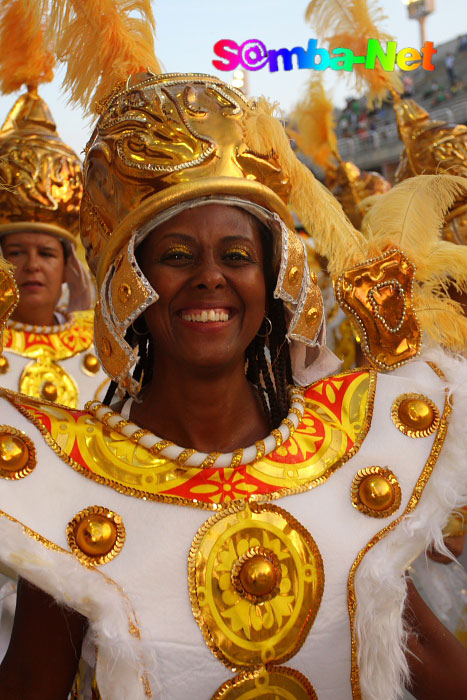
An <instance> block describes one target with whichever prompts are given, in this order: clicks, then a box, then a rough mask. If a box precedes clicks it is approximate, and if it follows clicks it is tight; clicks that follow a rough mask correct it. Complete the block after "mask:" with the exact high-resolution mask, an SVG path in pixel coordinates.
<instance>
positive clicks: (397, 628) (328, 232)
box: [0, 2, 467, 700]
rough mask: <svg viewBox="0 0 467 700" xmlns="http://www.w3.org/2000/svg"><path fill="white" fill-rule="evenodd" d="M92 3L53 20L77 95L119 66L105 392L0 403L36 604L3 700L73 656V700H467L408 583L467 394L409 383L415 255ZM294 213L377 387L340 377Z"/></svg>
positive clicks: (242, 109)
mask: <svg viewBox="0 0 467 700" xmlns="http://www.w3.org/2000/svg"><path fill="white" fill-rule="evenodd" d="M59 5H60V7H61V5H62V3H59ZM85 5H86V6H85V7H84V5H83V4H82V3H73V5H72V6H71V5H70V7H69V8H68V10H69V12H67V13H66V17H65V16H63V15H62V14H61V11H59V10H60V7H58V9H57V12H58V19H59V26H60V29H61V31H63V36H64V42H65V43H64V44H61V45H60V46H58V47H57V50H58V52H59V54H60V55H61V56H69V57H70V58H69V61H70V66H71V73H72V74H73V70H74V71H75V73H74V76H75V78H76V77H77V74H76V70H77V69H78V68H79V70H78V76H79V77H80V80H79V81H78V83H79V85H83V84H84V83H86V81H85V80H84V81H83V80H82V77H83V76H82V70H83V58H82V55H83V51H82V45H83V43H84V44H85V45H88V48H89V46H91V48H89V51H90V55H91V54H92V57H93V58H96V54H95V46H96V45H97V43H96V42H97V41H98V40H99V42H100V43H99V46H103V47H104V49H105V47H106V41H105V40H104V41H102V36H101V34H100V32H103V33H104V34H105V36H106V37H109V36H110V35H111V36H112V37H113V41H116V39H115V37H116V36H120V39H121V40H122V42H123V43H122V45H121V46H120V45H119V46H117V47H116V46H115V44H114V43H113V42H112V44H111V46H108V47H107V49H108V50H107V53H106V51H105V50H103V51H102V52H100V53H99V55H98V56H97V59H98V60H97V63H95V62H91V68H90V70H92V69H96V70H97V72H98V74H99V76H101V78H102V82H101V83H100V84H99V89H98V97H99V99H98V102H97V104H96V105H95V109H96V112H97V113H98V115H99V116H98V119H97V122H96V125H95V129H94V131H93V134H92V137H91V139H90V141H89V143H88V146H87V151H86V161H85V182H84V196H83V203H82V207H81V222H80V225H81V235H82V240H83V243H84V245H85V247H86V250H87V256H88V260H89V264H90V266H91V268H92V270H93V271H94V272H95V274H96V280H97V287H98V303H97V306H96V323H95V328H96V344H97V349H98V352H99V356H100V359H101V361H102V364H103V366H104V367H105V369H106V371H107V372H108V374H109V375H110V376H111V377H112V379H113V383H112V385H111V387H110V388H109V391H108V395H107V397H106V400H105V401H104V402H103V403H100V402H98V401H91V402H89V403H88V405H87V407H86V410H85V411H72V410H68V409H66V408H65V407H63V406H57V405H55V404H49V403H44V402H41V403H40V402H37V401H33V400H29V399H27V398H25V397H24V396H21V395H14V394H11V393H8V394H6V395H5V397H4V398H1V397H0V406H1V410H2V416H5V418H3V419H2V420H4V421H5V426H3V428H2V429H4V435H3V440H4V443H5V444H6V445H10V444H11V443H12V441H15V442H14V450H10V451H9V452H8V451H7V450H5V452H4V453H3V461H2V462H1V464H0V466H1V470H0V509H1V512H2V513H3V515H2V516H0V560H2V561H4V562H5V563H6V564H7V565H8V566H10V567H13V568H14V569H15V571H17V572H18V574H19V575H20V576H21V577H22V581H23V582H22V583H21V586H20V595H19V600H18V607H17V613H16V620H15V627H14V631H13V637H12V642H11V645H10V647H9V650H8V653H7V655H6V657H5V661H4V663H3V665H2V667H1V669H0V700H5V699H6V698H8V700H11V699H12V698H15V700H16V698H21V700H30V699H32V698H34V700H49V699H50V698H51V697H53V698H57V700H62V699H63V698H66V697H67V695H68V693H69V691H70V686H71V685H72V682H73V676H74V674H75V671H76V670H77V667H78V663H79V660H80V656H81V662H82V663H81V664H80V673H79V674H78V676H77V678H76V680H75V683H74V686H73V693H74V697H79V698H80V699H81V698H83V697H84V698H88V697H100V698H102V700H128V699H129V698H131V700H144V698H150V697H156V696H157V697H160V698H163V699H164V700H186V698H187V697H191V698H193V700H208V699H209V698H211V699H212V700H221V699H222V700H240V699H241V700H247V699H248V698H252V697H257V698H261V699H262V700H270V698H280V699H281V700H286V699H288V698H294V700H316V698H319V700H351V699H352V698H353V699H354V700H356V699H357V698H362V699H364V700H381V698H383V697H384V698H385V699H386V698H387V699H388V700H395V699H396V698H397V697H398V696H399V695H400V693H401V689H402V682H403V680H405V681H408V678H409V675H410V673H412V674H413V676H414V684H415V685H416V687H417V697H418V698H420V699H421V700H433V699H434V698H435V697H441V694H442V693H443V692H444V693H445V694H447V695H448V696H451V697H456V696H459V697H461V696H462V694H463V691H464V690H465V684H466V678H465V673H464V672H463V671H462V670H461V669H462V668H463V665H462V664H463V662H464V659H465V656H464V653H463V650H462V647H461V646H460V644H459V643H458V642H457V641H456V640H455V638H454V637H452V636H451V635H449V634H448V633H447V632H446V631H445V630H444V628H443V627H442V625H441V624H440V623H439V621H437V620H436V618H434V617H433V616H431V614H430V611H429V610H428V609H427V608H426V606H425V605H424V604H423V602H422V601H421V600H420V599H419V597H418V596H417V593H416V592H415V591H414V590H412V589H411V588H409V589H408V586H407V584H406V580H405V571H406V568H407V566H408V565H409V563H410V562H411V561H412V560H413V558H415V557H416V556H417V555H418V554H419V553H420V552H422V551H423V549H424V548H425V547H426V546H428V545H429V544H430V543H431V542H433V541H436V542H438V543H439V542H440V541H441V540H442V534H441V530H442V527H443V525H444V521H445V518H446V517H447V515H448V514H449V513H450V512H451V511H452V509H453V508H455V507H456V506H458V505H462V504H463V503H464V500H465V497H466V494H465V471H466V470H465V467H466V455H467V449H466V448H467V444H466V438H465V430H463V425H464V421H465V411H466V410H467V395H466V392H465V390H464V389H463V388H462V386H463V381H464V379H465V378H466V377H467V370H466V364H465V362H464V361H461V360H457V359H455V358H454V357H453V356H451V355H449V353H447V352H443V351H442V350H441V349H438V350H437V351H433V350H431V354H429V353H427V354H426V355H425V356H424V357H423V358H422V359H419V358H418V357H417V355H418V353H419V352H420V336H421V331H420V324H419V323H418V320H417V317H416V315H415V312H414V310H413V304H412V296H411V295H412V293H413V290H414V289H416V290H418V287H416V284H418V282H417V283H416V282H415V281H414V265H413V264H412V262H411V260H410V257H409V256H408V255H406V254H404V253H403V252H402V251H400V250H394V249H393V248H392V246H391V245H390V242H389V244H388V242H387V241H385V243H384V246H383V245H381V246H379V247H378V246H377V245H376V244H375V245H374V246H373V248H372V247H371V245H370V244H369V243H368V241H367V240H366V239H365V238H364V237H363V236H362V235H361V234H360V233H359V232H358V231H356V230H355V229H354V228H353V227H352V226H351V225H350V223H349V221H348V220H347V219H346V218H345V216H344V215H343V212H342V210H341V209H340V207H339V205H338V204H337V202H336V201H335V200H334V199H333V197H332V196H331V195H330V194H329V193H328V192H327V191H325V189H324V188H323V187H321V185H320V184H319V183H317V182H316V180H315V179H314V177H313V175H312V174H311V173H310V172H309V171H308V170H307V169H306V168H305V167H304V166H303V165H302V164H301V163H299V161H298V160H297V159H296V158H295V156H294V154H293V152H292V150H291V148H290V145H289V143H288V141H287V138H286V136H285V133H284V130H283V128H282V126H281V125H280V124H279V122H277V121H276V120H275V118H274V117H273V116H272V114H271V111H272V110H271V108H270V107H269V106H268V105H266V104H265V103H264V102H261V101H259V102H253V101H249V100H247V99H246V98H245V96H244V95H243V94H242V93H241V92H239V91H238V90H236V89H235V88H233V87H231V86H229V85H226V84H225V83H223V82H222V81H220V80H218V79H217V78H215V77H211V76H206V75H193V74H159V73H158V72H157V71H158V70H159V67H158V64H157V61H156V59H155V58H154V56H153V55H152V53H151V43H150V42H149V43H148V44H147V45H145V46H146V49H147V51H146V53H144V52H143V53H141V45H140V43H138V42H133V41H131V40H130V39H131V31H136V29H137V28H139V34H138V36H141V35H143V36H145V37H146V38H147V36H148V24H147V23H145V22H140V23H139V24H138V21H137V20H136V19H135V17H134V10H135V3H132V16H131V22H129V18H128V16H125V13H124V12H123V10H122V7H121V6H120V5H119V8H120V12H121V14H118V12H117V11H116V7H117V6H115V7H114V6H113V5H112V3H109V4H108V5H107V10H106V13H105V14H104V15H102V8H101V6H100V5H99V6H97V4H96V3H93V2H92V3H89V4H85ZM126 5H127V4H126V3H123V6H124V7H126ZM140 10H141V13H142V14H143V16H145V17H146V19H147V20H148V21H150V8H149V5H148V4H147V3H142V4H141V6H140ZM148 14H149V17H148ZM122 17H123V20H125V21H126V22H128V25H126V24H125V21H123V22H121V21H120V20H122ZM117 19H118V20H119V23H118V27H119V31H120V30H122V27H127V32H128V33H129V35H130V36H129V37H127V39H128V41H127V40H125V41H124V40H123V39H122V38H121V34H118V32H111V31H110V29H111V28H112V26H113V24H112V23H114V22H116V21H117ZM103 20H104V25H102V22H103ZM67 22H70V23H71V24H70V26H67ZM135 23H136V24H135ZM128 27H130V28H131V31H130V29H129V28H128ZM83 28H85V30H86V31H85V34H84V36H83V34H82V32H83ZM104 29H105V32H104ZM114 29H115V27H114ZM51 30H53V31H52V32H51V33H54V32H56V28H55V25H54V24H53V23H52V27H51ZM148 41H149V40H148ZM68 42H70V43H68ZM89 42H90V44H89ZM77 47H79V51H78V50H77ZM130 48H131V50H130ZM128 52H129V53H130V55H131V61H130V63H131V67H129V63H128V61H127V60H126V59H125V61H124V62H123V63H119V61H116V60H115V56H119V57H120V56H122V57H123V56H125V57H127V56H128ZM77 56H79V67H78V65H77V61H78V59H77V58H76V57H77ZM141 65H143V66H146V65H149V66H150V69H151V70H148V71H146V72H144V73H141V72H139V70H140V68H139V67H140V66H141ZM117 68H118V70H117ZM131 69H133V70H134V73H133V74H131V75H129V74H128V71H129V70H131ZM72 82H73V80H72ZM75 89H76V91H77V90H78V88H77V84H75ZM88 93H89V91H87V94H88ZM78 97H79V95H78V94H75V98H78ZM459 186H460V185H459ZM432 199H433V200H434V201H436V202H437V200H436V198H435V197H433V198H432ZM288 205H291V206H293V207H294V208H295V209H296V211H297V213H298V215H299V216H300V218H301V219H302V221H306V222H307V225H309V226H310V227H313V231H314V235H315V239H316V240H317V241H319V244H320V246H321V252H322V253H325V252H326V253H327V255H328V257H329V258H330V260H331V265H332V266H333V272H334V273H335V274H336V276H337V275H340V276H339V284H340V288H341V289H342V295H343V296H344V298H345V300H346V303H348V305H349V307H350V308H351V309H352V312H353V313H354V315H356V316H357V318H358V319H359V322H361V326H362V329H363V330H365V331H366V329H368V333H369V335H368V338H369V339H368V344H369V346H370V350H371V352H370V351H369V357H370V360H372V361H373V364H374V365H376V366H382V365H383V362H382V360H381V359H380V358H381V357H383V356H384V360H385V362H386V364H385V365H384V367H386V368H387V372H386V373H383V372H378V371H376V369H373V368H368V367H367V368H362V369H356V370H354V371H350V372H339V363H338V360H337V358H335V357H334V356H333V355H332V353H330V352H329V351H328V350H327V348H326V345H325V327H324V319H323V305H322V299H321V295H320V291H319V288H318V287H317V284H316V277H315V276H314V275H313V274H312V273H311V272H310V270H309V267H308V263H307V257H306V252H305V248H304V244H303V242H302V240H301V238H300V237H299V236H298V235H297V233H296V232H295V230H294V227H293V219H292V216H291V213H290V211H289V209H288ZM362 287H364V291H366V292H367V293H366V294H363V292H362ZM354 297H355V298H354ZM358 302H360V306H358ZM351 304H352V306H350V305H351ZM362 307H363V308H362ZM457 323H458V319H457V316H456V314H455V313H454V316H453V324H454V325H456V324H457ZM459 323H460V321H459ZM362 332H363V331H362ZM373 351H374V352H373ZM409 361H410V362H409ZM378 363H379V365H378ZM435 363H436V364H435ZM390 370H392V372H391V373H390V374H389V372H390ZM117 389H118V399H117V400H114V394H115V391H116V390H117ZM451 398H453V399H454V400H453V401H451ZM7 423H8V425H7ZM13 431H16V432H13ZM38 492H40V493H41V494H43V498H42V499H41V501H40V504H38V502H37V493H38ZM273 500H274V501H278V504H277V505H276V504H273V503H271V501H273ZM279 501H280V503H279ZM26 581H27V582H28V583H26ZM51 598H52V599H53V600H55V601H56V602H57V603H58V605H54V604H53V601H52V600H51ZM404 610H405V611H404ZM405 626H407V627H405ZM412 651H413V652H415V653H416V655H417V660H415V661H414V657H413V655H412V654H411V652H412ZM57 667H58V670H57Z"/></svg>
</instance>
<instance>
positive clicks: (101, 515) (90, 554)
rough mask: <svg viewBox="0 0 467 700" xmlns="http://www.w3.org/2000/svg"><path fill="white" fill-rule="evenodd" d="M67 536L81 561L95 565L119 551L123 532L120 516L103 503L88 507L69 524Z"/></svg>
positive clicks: (123, 535) (123, 540)
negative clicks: (103, 505)
mask: <svg viewBox="0 0 467 700" xmlns="http://www.w3.org/2000/svg"><path fill="white" fill-rule="evenodd" d="M66 536H67V539H68V544H69V545H70V549H71V551H72V552H73V554H75V555H76V557H77V558H78V559H79V560H80V561H81V563H82V564H87V565H91V566H96V565H99V564H106V563H107V562H108V561H111V559H114V557H116V556H117V554H119V553H120V551H121V549H122V547H123V545H124V543H125V536H126V533H125V527H124V525H123V521H122V518H121V517H120V515H118V514H117V513H114V512H113V511H111V510H109V509H108V508H104V507H102V506H90V507H89V508H85V509H84V510H81V511H80V512H79V513H77V514H76V515H75V517H74V518H73V520H71V521H70V522H69V523H68V525H67V529H66Z"/></svg>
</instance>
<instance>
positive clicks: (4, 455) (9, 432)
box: [0, 425, 37, 479]
mask: <svg viewBox="0 0 467 700" xmlns="http://www.w3.org/2000/svg"><path fill="white" fill-rule="evenodd" d="M36 463H37V458H36V448H35V447H34V443H33V442H32V440H30V439H29V438H28V436H27V435H26V433H23V431H22V430H17V429H16V428H13V427H11V426H9V425H0V477H1V478H3V479H22V478H23V477H25V476H28V474H30V473H31V472H32V470H33V469H34V467H35V466H36Z"/></svg>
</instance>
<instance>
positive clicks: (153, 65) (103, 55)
mask: <svg viewBox="0 0 467 700" xmlns="http://www.w3.org/2000/svg"><path fill="white" fill-rule="evenodd" d="M43 1H44V5H45V6H46V9H47V12H46V17H47V28H48V37H49V38H50V40H52V39H53V40H54V46H55V51H56V54H57V57H58V58H59V60H60V61H66V63H67V71H66V75H65V79H64V87H65V89H66V90H67V91H69V94H70V102H71V103H73V104H77V103H79V104H80V105H81V106H82V107H83V108H84V109H85V110H86V111H87V112H99V111H100V109H101V107H100V103H102V102H103V101H106V100H107V98H108V97H109V95H110V94H111V93H112V91H113V90H114V89H115V87H116V86H117V85H119V84H121V83H122V82H126V80H127V79H128V78H129V76H130V75H132V74H134V73H140V72H143V71H147V70H148V69H149V70H150V71H152V72H154V73H160V72H161V68H160V65H159V62H158V60H157V58H156V56H155V53H154V28H155V21H154V16H153V13H152V8H151V2H150V0H68V2H64V1H63V0H43Z"/></svg>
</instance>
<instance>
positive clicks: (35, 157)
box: [0, 87, 82, 243]
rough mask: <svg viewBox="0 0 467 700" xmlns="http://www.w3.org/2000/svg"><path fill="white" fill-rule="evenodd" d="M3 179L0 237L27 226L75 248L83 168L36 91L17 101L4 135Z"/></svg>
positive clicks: (0, 146) (0, 151)
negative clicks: (59, 133) (73, 244)
mask: <svg viewBox="0 0 467 700" xmlns="http://www.w3.org/2000/svg"><path fill="white" fill-rule="evenodd" d="M0 179H1V180H0V181H1V182H2V184H3V185H5V186H4V187H3V188H2V189H0V236H1V235H2V234H4V233H12V232H13V231H16V230H19V231H21V230H26V229H25V225H27V226H26V228H27V230H28V231H32V230H37V231H43V232H44V233H51V234H53V235H56V236H59V237H60V238H63V239H66V240H69V241H71V242H73V243H75V242H76V239H77V236H78V234H79V207H80V203H81V196H82V177H81V164H80V161H79V159H78V156H77V155H76V154H75V153H74V152H73V151H72V149H71V148H69V147H68V146H67V145H66V144H65V143H63V141H62V140H61V139H60V137H59V136H58V134H57V129H56V126H55V122H54V120H53V118H52V115H51V113H50V110H49V108H48V106H47V104H46V103H45V102H44V100H43V99H42V98H41V97H39V95H38V94H37V90H36V88H34V87H29V89H28V91H27V92H26V93H25V94H24V95H21V97H19V98H18V99H17V100H16V102H15V104H14V106H13V108H12V109H11V111H10V113H9V114H8V116H7V118H6V120H5V123H4V124H3V126H2V128H1V129H0Z"/></svg>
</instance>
